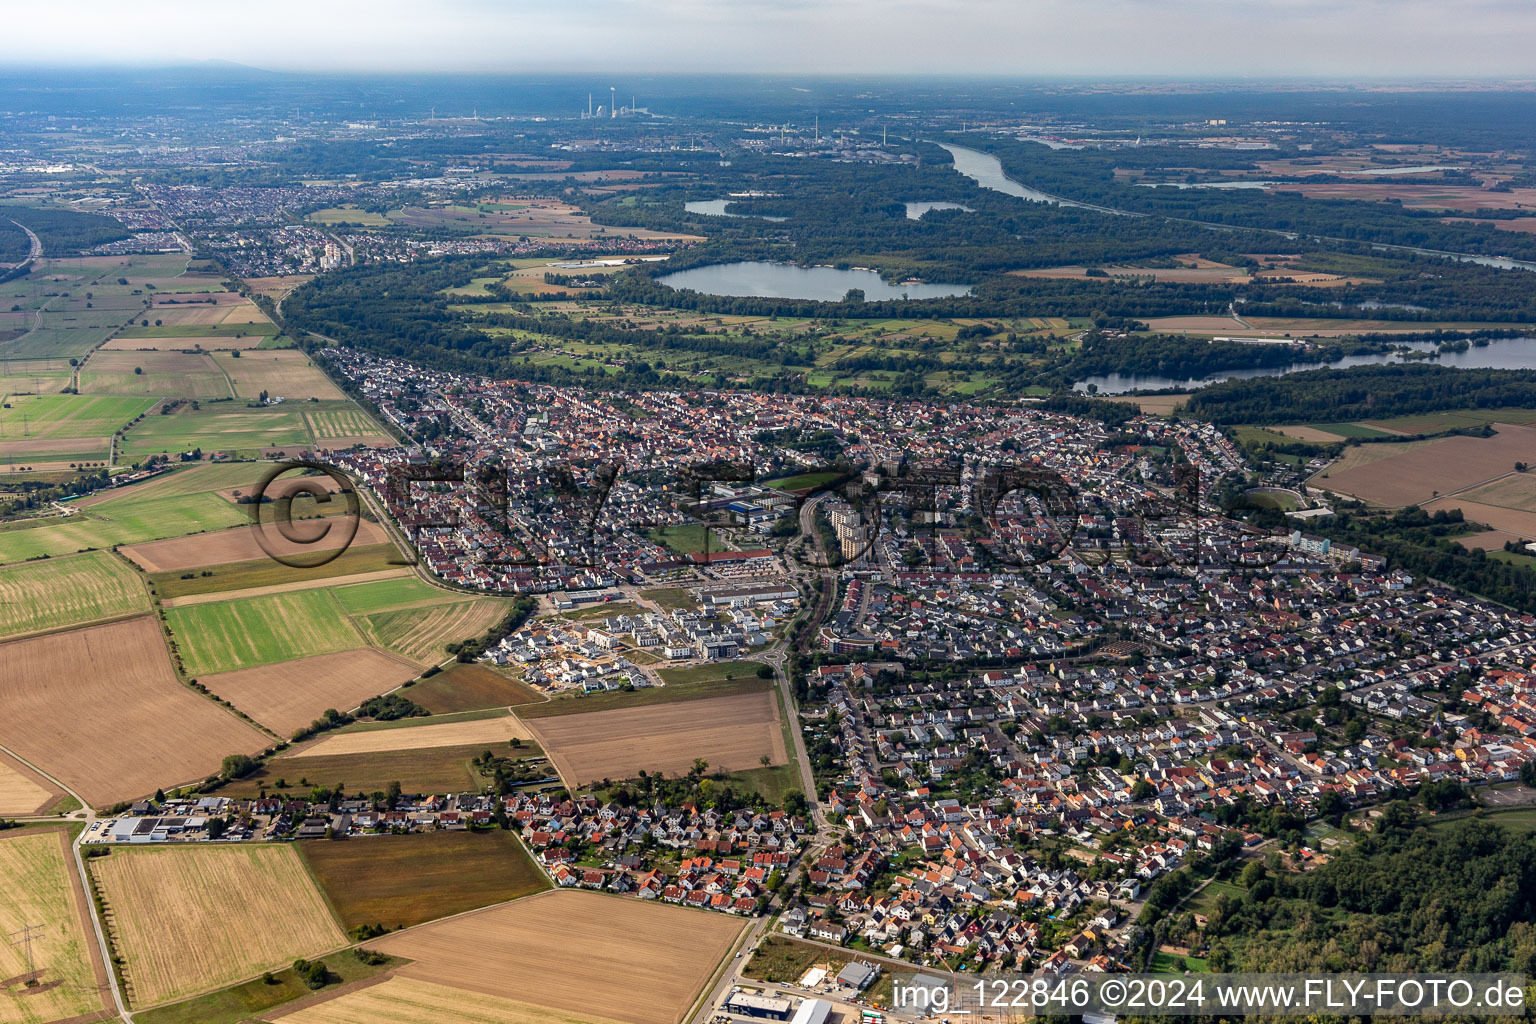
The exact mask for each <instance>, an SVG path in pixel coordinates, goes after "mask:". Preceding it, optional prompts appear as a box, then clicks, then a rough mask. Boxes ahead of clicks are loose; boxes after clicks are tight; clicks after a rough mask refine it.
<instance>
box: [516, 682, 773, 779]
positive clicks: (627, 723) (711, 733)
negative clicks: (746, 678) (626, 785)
mask: <svg viewBox="0 0 1536 1024" xmlns="http://www.w3.org/2000/svg"><path fill="white" fill-rule="evenodd" d="M529 728H530V729H532V730H533V734H534V738H535V739H537V740H538V742H539V745H540V746H542V747H543V748H544V749H545V751H546V752H547V753H548V754H549V759H550V761H551V762H553V763H554V765H555V767H556V769H558V770H559V772H560V777H561V779H563V780H564V781H565V782H566V784H567V785H570V786H573V787H576V786H582V785H585V784H587V783H589V782H593V781H595V780H599V779H629V778H634V777H635V776H636V775H638V774H639V773H640V771H641V770H642V769H643V770H645V771H648V772H652V773H655V772H665V773H667V774H673V775H680V774H683V773H685V772H687V771H688V769H689V768H690V767H691V766H692V765H693V762H694V759H695V758H703V759H704V760H705V761H707V762H709V765H710V767H711V768H712V769H715V770H722V771H744V770H746V769H749V768H756V767H759V766H760V765H761V764H762V758H763V757H765V756H766V757H767V758H768V763H769V764H770V765H775V764H784V763H785V761H786V760H787V756H786V753H785V748H784V733H783V730H782V729H780V728H779V706H778V699H777V696H776V695H775V694H774V693H773V692H771V691H766V690H765V691H762V692H759V693H745V694H738V695H736V696H729V697H708V698H705V699H702V700H693V701H683V702H680V703H672V704H657V705H652V706H649V707H637V708H621V709H616V710H612V711H594V712H589V713H587V714H579V715H562V716H559V717H555V718H541V719H536V720H533V721H531V722H530V723H529Z"/></svg>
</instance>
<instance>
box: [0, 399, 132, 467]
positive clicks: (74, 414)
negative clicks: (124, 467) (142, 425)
mask: <svg viewBox="0 0 1536 1024" xmlns="http://www.w3.org/2000/svg"><path fill="white" fill-rule="evenodd" d="M154 404H155V403H154V400H153V399H145V398H115V397H107V396H95V395H27V396H20V395H12V396H9V397H6V398H5V400H4V403H3V408H0V460H3V461H5V462H15V461H22V460H32V459H36V460H39V461H42V460H47V461H52V462H58V461H66V462H68V461H79V460H82V459H85V460H91V461H96V460H103V459H105V458H106V457H107V450H108V446H109V444H110V440H111V436H112V434H114V433H115V432H116V431H117V430H118V428H120V427H122V426H124V425H126V424H128V423H130V422H132V421H133V419H134V418H135V417H136V416H139V415H140V414H142V413H144V412H147V411H148V410H149V409H150V407H151V406H153V405H154Z"/></svg>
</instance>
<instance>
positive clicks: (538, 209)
mask: <svg viewBox="0 0 1536 1024" xmlns="http://www.w3.org/2000/svg"><path fill="white" fill-rule="evenodd" d="M388 216H389V221H390V222H391V223H394V224H403V225H405V226H406V227H412V228H424V229H428V230H431V229H441V228H450V229H453V230H455V231H471V232H473V233H475V234H478V235H486V236H495V235H518V236H523V235H526V236H528V237H529V238H559V239H591V240H595V241H601V240H602V239H603V238H604V236H606V235H609V234H617V235H622V236H625V237H629V236H633V237H635V238H645V239H652V238H659V239H666V238H677V239H682V240H685V241H702V239H701V238H699V236H697V235H682V234H676V233H670V232H664V231H647V230H645V229H642V228H629V227H626V228H605V227H603V226H602V225H600V224H593V223H592V220H591V218H590V217H588V216H587V215H586V214H585V213H583V212H582V211H581V210H580V209H579V208H578V207H575V206H571V205H569V204H566V203H562V202H559V201H557V200H552V199H543V198H529V199H505V200H501V201H499V202H485V203H479V204H477V205H475V206H468V205H464V206H460V205H446V204H445V205H433V206H429V207H419V206H407V207H405V208H403V209H399V210H391V211H389V214H388Z"/></svg>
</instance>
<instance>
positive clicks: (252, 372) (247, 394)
mask: <svg viewBox="0 0 1536 1024" xmlns="http://www.w3.org/2000/svg"><path fill="white" fill-rule="evenodd" d="M213 359H214V360H215V361H216V362H217V363H218V365H219V366H220V367H221V368H223V370H224V371H225V372H226V373H228V374H229V379H230V380H231V381H232V382H233V383H234V386H235V395H236V396H237V397H239V398H256V397H257V396H259V395H260V394H261V392H263V391H265V392H266V393H267V394H268V395H270V396H272V397H274V398H286V399H287V400H288V401H290V402H294V401H301V400H307V399H310V398H318V399H320V400H321V401H327V400H330V401H340V400H344V399H345V398H346V396H345V395H343V394H342V393H341V392H340V391H339V390H337V388H336V385H334V384H332V383H331V382H330V380H329V378H327V377H326V375H325V374H323V373H321V372H320V371H319V370H318V369H316V368H315V367H314V366H313V365H312V364H311V363H310V361H309V357H308V356H306V355H305V354H304V353H302V352H299V351H296V350H293V349H255V350H251V351H248V352H244V353H242V354H241V356H240V358H239V359H236V358H234V357H233V356H232V355H229V354H228V353H220V354H218V355H216V356H213Z"/></svg>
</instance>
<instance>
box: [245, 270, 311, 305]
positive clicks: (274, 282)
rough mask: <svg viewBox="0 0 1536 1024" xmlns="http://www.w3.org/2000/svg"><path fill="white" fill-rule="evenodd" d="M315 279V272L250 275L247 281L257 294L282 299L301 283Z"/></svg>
mask: <svg viewBox="0 0 1536 1024" xmlns="http://www.w3.org/2000/svg"><path fill="white" fill-rule="evenodd" d="M314 279H315V275H313V274H292V275H289V276H287V277H248V278H246V279H245V283H246V285H247V286H249V288H250V289H251V291H253V292H255V293H256V294H257V295H265V296H267V297H268V298H270V299H280V298H282V297H283V296H285V295H287V294H288V293H289V292H291V291H293V290H294V289H295V288H297V287H298V286H299V285H301V284H308V283H309V282H311V281H313V280H314Z"/></svg>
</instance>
